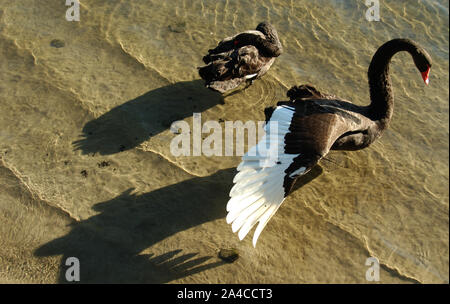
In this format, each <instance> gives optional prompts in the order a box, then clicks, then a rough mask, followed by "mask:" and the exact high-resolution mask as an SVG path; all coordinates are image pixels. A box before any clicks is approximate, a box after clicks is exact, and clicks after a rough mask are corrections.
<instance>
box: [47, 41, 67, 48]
mask: <svg viewBox="0 0 450 304" xmlns="http://www.w3.org/2000/svg"><path fill="white" fill-rule="evenodd" d="M65 45H66V43H65V42H64V41H63V40H61V39H53V40H52V41H50V46H52V47H54V48H57V49H59V48H62V47H64V46H65Z"/></svg>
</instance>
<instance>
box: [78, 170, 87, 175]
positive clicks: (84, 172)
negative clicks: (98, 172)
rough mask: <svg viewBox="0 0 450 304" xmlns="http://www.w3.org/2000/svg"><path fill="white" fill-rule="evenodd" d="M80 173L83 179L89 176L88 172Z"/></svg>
mask: <svg viewBox="0 0 450 304" xmlns="http://www.w3.org/2000/svg"><path fill="white" fill-rule="evenodd" d="M80 173H81V175H82V176H83V177H87V176H88V173H87V171H86V170H83V171H81V172H80Z"/></svg>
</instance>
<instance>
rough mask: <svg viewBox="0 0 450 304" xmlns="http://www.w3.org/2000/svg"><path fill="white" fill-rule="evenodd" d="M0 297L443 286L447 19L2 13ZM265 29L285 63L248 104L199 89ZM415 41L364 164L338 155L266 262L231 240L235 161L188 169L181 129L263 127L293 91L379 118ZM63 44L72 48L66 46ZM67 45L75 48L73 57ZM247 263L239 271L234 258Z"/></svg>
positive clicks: (5, 5) (269, 239) (393, 9)
mask: <svg viewBox="0 0 450 304" xmlns="http://www.w3.org/2000/svg"><path fill="white" fill-rule="evenodd" d="M0 7H1V9H0V43H1V48H0V58H1V60H0V80H1V81H0V100H1V101H0V102H1V111H0V180H1V182H0V189H1V191H0V219H1V221H0V266H1V267H0V282H21V283H28V282H65V276H64V273H65V269H66V266H65V260H66V258H67V257H70V256H75V257H78V258H79V260H80V264H81V266H80V267H81V280H82V282H147V283H367V281H366V276H365V274H366V271H367V268H368V266H366V265H365V261H366V259H367V258H368V257H371V256H373V257H377V258H378V259H379V261H380V263H381V265H382V267H381V270H380V271H381V273H380V282H381V283H393V282H400V283H410V282H422V283H444V282H446V283H448V281H449V272H448V269H449V244H448V239H449V216H448V212H449V210H448V203H449V191H448V172H449V171H448V168H449V167H448V151H449V146H448V136H449V132H448V130H449V125H448V122H449V119H448V100H449V90H448V81H449V76H448V75H449V71H448V64H449V57H448V56H449V52H448V43H449V42H448V22H449V15H448V2H447V1H438V0H429V1H425V0H422V1H387V0H380V17H381V21H380V22H375V21H374V22H368V21H367V20H366V19H365V13H366V10H367V7H366V6H365V5H364V1H362V0H361V1H330V0H321V1H306V0H305V1H285V0H273V1H270V0H267V1H258V3H255V2H254V1H243V0H239V1H232V0H228V1H187V0H186V1H173V0H171V1H166V2H162V1H148V0H145V1H144V0H136V1H132V2H129V1H120V0H118V1H112V0H111V1H88V0H84V1H81V8H80V10H81V14H80V21H79V22H68V21H66V19H65V14H66V10H67V8H68V7H66V6H64V1H56V0H53V1H45V2H44V1H37V0H35V1H32V0H28V1H14V2H12V1H6V0H0ZM263 20H267V21H269V22H271V23H272V24H273V25H274V26H275V27H276V29H277V30H278V33H279V35H280V39H281V42H282V44H283V47H284V53H283V54H282V55H281V56H280V57H279V58H277V60H276V61H275V63H274V65H273V66H272V68H271V69H270V71H269V72H268V73H267V74H266V75H265V76H264V77H263V78H262V79H261V80H258V81H256V82H255V83H254V85H252V86H250V87H249V88H248V89H246V90H245V91H239V92H237V93H235V94H229V95H227V96H224V97H222V96H220V95H219V94H216V93H214V92H211V91H209V90H207V89H204V88H203V86H202V83H203V82H202V81H201V80H199V76H198V75H197V69H196V67H197V66H200V65H201V64H202V62H201V58H202V56H203V55H204V54H205V53H206V51H207V50H208V49H209V48H211V47H212V46H214V45H215V44H216V43H217V42H218V41H219V40H221V39H222V38H224V37H227V36H230V35H232V34H234V33H237V32H240V31H243V30H247V29H254V28H255V27H256V25H257V24H258V23H259V22H260V21H263ZM397 37H404V38H411V39H413V40H415V41H417V42H418V43H420V44H421V45H422V46H424V48H425V49H426V50H427V51H428V52H429V53H430V55H431V57H432V58H433V67H432V70H431V76H430V85H429V86H424V85H423V82H422V79H421V77H420V74H419V73H418V72H417V70H416V69H415V67H414V64H413V62H412V60H411V59H410V57H409V55H407V54H398V55H396V57H395V58H394V59H393V61H392V64H391V75H392V80H393V86H394V92H395V110H394V117H393V120H392V122H391V124H390V127H389V129H388V130H387V131H386V132H385V133H384V135H383V137H382V138H381V139H379V140H378V141H377V142H375V143H374V144H373V145H372V146H370V147H369V148H367V149H365V150H362V151H358V152H332V153H331V154H330V155H329V156H328V160H324V161H322V162H321V163H320V166H317V167H316V168H315V169H314V170H312V171H311V172H310V173H309V174H308V175H307V176H305V178H304V179H303V180H301V181H300V184H301V187H300V188H299V189H298V190H297V191H295V192H294V193H293V194H291V195H290V196H289V197H288V198H287V199H286V200H285V202H284V204H283V206H282V207H281V208H280V209H279V211H278V212H277V213H276V215H275V216H274V217H273V218H272V220H271V221H270V222H269V224H268V226H267V227H266V228H265V230H264V232H263V233H262V235H261V237H260V239H259V241H258V244H257V247H256V249H255V248H253V246H252V244H251V238H250V237H247V238H246V239H245V240H244V241H242V242H240V241H239V240H238V238H237V236H236V235H234V234H233V233H232V231H231V227H230V226H229V225H227V224H226V223H225V219H224V218H225V215H226V211H225V206H226V202H227V200H228V192H229V190H230V187H231V184H232V178H233V175H234V173H235V172H234V168H235V167H236V166H237V164H238V163H239V162H240V158H239V157H238V156H234V157H205V156H199V157H174V156H173V155H172V154H171V153H170V141H171V140H172V138H173V137H174V134H172V133H171V132H170V130H169V128H170V124H171V122H173V121H175V120H181V119H183V120H185V121H187V122H188V123H189V124H191V123H192V115H193V113H194V112H196V113H201V114H202V120H203V121H206V120H219V119H220V120H221V121H222V120H228V121H235V120H242V121H247V120H255V121H257V120H263V119H264V113H263V109H264V108H265V107H267V106H271V105H274V104H275V103H276V102H277V101H280V100H285V99H286V97H285V94H286V91H287V89H288V88H290V87H291V86H292V85H299V84H302V83H310V84H313V85H314V86H316V87H317V88H318V89H319V90H321V91H324V92H327V93H333V94H335V95H337V96H339V97H341V98H344V99H348V100H351V101H353V102H354V103H356V104H360V105H363V104H367V103H368V102H369V94H368V93H369V91H368V85H367V78H366V73H367V68H368V65H369V62H370V59H371V56H372V55H373V53H374V52H375V50H376V49H377V47H379V46H380V45H381V44H382V43H383V42H385V41H387V40H389V39H392V38H397ZM55 39H58V40H59V41H57V40H55ZM61 41H62V42H63V43H61ZM232 247H235V248H236V249H237V250H238V251H239V253H240V258H239V259H238V260H237V261H236V262H234V263H232V264H225V263H223V262H221V260H220V259H218V258H217V253H218V251H219V249H220V248H232Z"/></svg>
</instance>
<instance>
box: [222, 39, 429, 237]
mask: <svg viewBox="0 0 450 304" xmlns="http://www.w3.org/2000/svg"><path fill="white" fill-rule="evenodd" d="M399 51H408V52H409V53H410V54H411V55H412V56H413V59H414V62H415V64H416V67H417V68H418V69H419V71H420V72H421V73H422V77H423V79H424V81H425V83H428V73H429V70H430V67H431V59H430V57H429V55H428V54H427V53H426V52H425V51H424V50H423V49H422V48H421V47H420V46H418V45H417V44H416V43H414V42H413V41H410V40H406V39H394V40H391V41H389V42H387V43H385V44H384V45H383V46H381V47H380V48H379V49H378V51H377V52H376V54H375V55H374V57H373V59H372V62H371V64H370V67H369V85H370V96H371V103H370V105H368V106H358V105H355V104H352V103H350V102H348V101H344V100H340V99H338V98H336V97H335V96H332V95H326V94H322V93H320V92H319V91H317V90H316V89H315V88H313V87H311V86H307V85H302V86H299V87H293V88H291V89H290V90H289V91H288V93H287V95H288V97H289V98H290V101H286V102H279V103H278V104H277V107H276V108H267V109H266V110H265V113H266V121H267V124H266V127H265V131H266V135H265V136H264V137H263V138H262V139H261V140H260V142H259V143H258V145H256V146H255V147H253V148H252V149H250V151H249V152H247V154H246V155H244V157H243V161H242V162H241V164H240V165H239V166H238V171H239V173H238V174H237V175H236V176H235V178H234V180H233V182H234V183H235V185H234V187H233V189H232V190H231V192H230V196H231V199H230V201H229V202H228V205H227V211H228V212H229V213H228V215H227V222H228V223H233V224H232V229H233V232H236V231H237V230H239V238H240V239H243V238H244V237H245V235H246V234H247V233H248V232H249V231H250V229H251V228H252V227H253V226H254V225H255V224H256V223H258V222H259V225H258V227H257V229H256V231H255V234H254V237H253V245H254V246H255V245H256V241H257V239H258V237H259V235H260V233H261V231H262V229H263V228H264V226H265V225H266V224H267V222H268V221H269V219H270V218H271V217H272V216H273V215H274V214H275V212H276V210H277V209H278V208H279V207H280V205H281V203H282V202H283V200H284V199H285V197H286V196H287V195H288V194H289V193H290V191H291V190H292V186H293V185H294V183H295V181H296V179H297V178H298V177H299V176H301V175H303V174H306V173H307V172H308V171H309V170H310V169H311V168H312V167H313V166H314V165H316V164H317V162H318V161H320V159H322V158H323V157H324V156H325V155H326V154H327V153H328V152H329V151H330V150H332V149H333V150H359V149H363V148H366V147H368V146H369V145H370V144H371V143H373V142H374V141H375V140H376V139H377V138H379V137H380V136H381V134H382V133H383V131H384V130H385V129H386V128H387V127H388V124H389V121H390V120H391V118H392V113H393V102H394V100H393V95H392V91H391V81H390V78H389V62H390V59H391V58H392V56H393V55H394V54H395V53H397V52H399ZM270 144H272V145H273V147H275V149H273V150H269V152H265V153H262V152H264V151H265V150H267V147H268V146H269V145H270ZM265 148H266V149H265Z"/></svg>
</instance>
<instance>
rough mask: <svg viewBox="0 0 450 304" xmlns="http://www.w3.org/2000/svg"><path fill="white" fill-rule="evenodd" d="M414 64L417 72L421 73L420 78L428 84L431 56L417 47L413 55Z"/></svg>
mask: <svg viewBox="0 0 450 304" xmlns="http://www.w3.org/2000/svg"><path fill="white" fill-rule="evenodd" d="M413 60H414V64H415V65H416V67H417V69H418V70H419V72H420V73H421V74H422V79H423V81H424V82H425V84H428V83H429V82H430V79H429V78H428V77H429V75H430V69H431V57H430V55H429V54H428V53H427V51H425V50H424V49H422V48H417V49H416V52H415V54H414V55H413Z"/></svg>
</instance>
